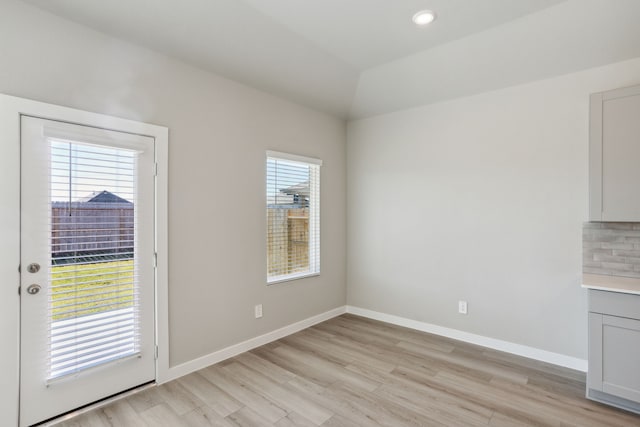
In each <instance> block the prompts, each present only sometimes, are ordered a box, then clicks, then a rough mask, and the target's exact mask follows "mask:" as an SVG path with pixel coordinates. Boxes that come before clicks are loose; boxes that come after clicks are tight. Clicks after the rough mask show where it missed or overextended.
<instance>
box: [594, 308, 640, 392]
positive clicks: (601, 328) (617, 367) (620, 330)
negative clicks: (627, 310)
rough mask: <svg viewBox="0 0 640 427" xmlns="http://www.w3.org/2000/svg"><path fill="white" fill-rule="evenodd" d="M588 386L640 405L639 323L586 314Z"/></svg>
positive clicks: (633, 320)
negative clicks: (587, 319) (587, 325)
mask: <svg viewBox="0 0 640 427" xmlns="http://www.w3.org/2000/svg"><path fill="white" fill-rule="evenodd" d="M588 386H589V388H591V389H594V390H598V391H602V392H604V393H608V394H611V395H614V396H618V397H622V398H624V399H628V400H631V401H634V402H640V320H635V319H627V318H624V317H615V316H608V315H604V314H598V313H589V378H588Z"/></svg>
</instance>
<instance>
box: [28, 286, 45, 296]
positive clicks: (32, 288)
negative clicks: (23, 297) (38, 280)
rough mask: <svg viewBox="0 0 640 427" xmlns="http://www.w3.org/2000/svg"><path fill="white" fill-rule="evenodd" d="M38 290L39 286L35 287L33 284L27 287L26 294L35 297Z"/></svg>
mask: <svg viewBox="0 0 640 427" xmlns="http://www.w3.org/2000/svg"><path fill="white" fill-rule="evenodd" d="M40 289H42V288H41V287H40V285H36V284H35V283H34V284H33V285H29V287H28V288H27V293H28V294H29V295H35V294H37V293H38V292H40Z"/></svg>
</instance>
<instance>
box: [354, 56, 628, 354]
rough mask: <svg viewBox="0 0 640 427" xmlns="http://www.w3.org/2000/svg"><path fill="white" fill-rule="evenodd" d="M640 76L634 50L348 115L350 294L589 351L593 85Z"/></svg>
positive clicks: (382, 305) (499, 333) (490, 332)
mask: <svg viewBox="0 0 640 427" xmlns="http://www.w3.org/2000/svg"><path fill="white" fill-rule="evenodd" d="M638 76H640V59H635V60H631V61H627V62H623V63H618V64H614V65H610V66H606V67H602V68H594V69H590V70H587V71H583V72H579V73H575V74H570V75H566V76H561V77H556V78H553V79H549V80H543V81H538V82H534V83H529V84H526V85H520V86H515V87H512V88H508V89H504V90H499V91H495V92H487V93H484V94H481V95H477V96H473V97H467V98H461V99H458V100H453V101H449V102H443V103H439V104H433V105H428V106H423V107H419V108H415V109H411V110H403V111H400V112H397V113H392V114H387V115H382V116H378V117H374V118H370V119H363V120H360V121H354V122H350V123H349V126H348V129H349V130H348V144H347V153H348V154H347V157H348V162H347V171H348V172H347V182H348V187H347V192H348V194H349V199H348V207H347V212H348V214H347V216H348V220H347V224H348V242H349V245H348V255H347V256H348V260H349V264H348V274H347V282H348V284H349V286H348V296H347V301H348V303H349V304H350V305H354V306H357V307H361V308H365V309H369V310H375V311H378V312H382V313H387V314H392V315H396V316H401V317H405V318H409V319H412V320H417V321H422V322H427V323H431V324H435V325H439V326H444V327H449V328H454V329H458V330H461V331H466V332H471V333H475V334H479V335H483V336H487V337H491V338H497V339H501V340H505V341H509V342H513V343H518V344H523V345H527V346H531V347H534V348H538V349H543V350H547V351H551V352H555V353H559V354H563V355H567V356H572V357H578V358H582V359H586V356H587V354H586V353H587V345H586V343H587V335H586V333H587V322H586V313H587V307H586V292H585V291H584V290H583V289H581V288H580V281H581V272H582V265H581V247H582V242H581V238H582V224H583V222H584V221H586V219H587V200H588V185H587V183H588V180H587V178H588V176H587V174H588V171H587V166H588V120H589V94H590V93H592V92H597V91H602V90H606V89H613V88H616V87H621V86H627V85H632V84H636V83H639V82H640V78H639V77H638ZM425 78H426V77H425ZM458 300H466V301H468V304H469V306H468V307H469V314H468V315H461V314H458V312H457V303H458Z"/></svg>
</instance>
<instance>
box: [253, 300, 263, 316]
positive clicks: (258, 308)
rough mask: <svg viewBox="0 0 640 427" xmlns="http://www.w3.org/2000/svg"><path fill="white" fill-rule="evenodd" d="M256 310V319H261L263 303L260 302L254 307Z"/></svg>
mask: <svg viewBox="0 0 640 427" xmlns="http://www.w3.org/2000/svg"><path fill="white" fill-rule="evenodd" d="M254 312H255V315H256V319H259V318H261V317H262V304H258V305H256V306H255V307H254Z"/></svg>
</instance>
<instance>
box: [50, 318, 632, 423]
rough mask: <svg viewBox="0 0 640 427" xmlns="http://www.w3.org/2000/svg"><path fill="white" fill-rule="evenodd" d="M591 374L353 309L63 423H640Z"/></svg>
mask: <svg viewBox="0 0 640 427" xmlns="http://www.w3.org/2000/svg"><path fill="white" fill-rule="evenodd" d="M584 381H585V378H584V374H583V373H580V372H576V371H572V370H568V369H564V368H559V367H557V366H553V365H548V364H544V363H541V362H536V361H532V360H529V359H525V358H521V357H516V356H513V355H508V354H505V353H501V352H497V351H493V350H489V349H486V348H482V347H478V346H474V345H470V344H465V343H461V342H458V341H454V340H450V339H446V338H443V337H438V336H434V335H429V334H425V333H422V332H417V331H413V330H410V329H405V328H401V327H397V326H393V325H389V324H385V323H381V322H377V321H373V320H369V319H365V318H361V317H357V316H353V315H343V316H340V317H337V318H335V319H332V320H329V321H327V322H324V323H321V324H319V325H316V326H314V327H311V328H309V329H306V330H304V331H302V332H299V333H297V334H295V335H291V336H289V337H287V338H284V339H281V340H279V341H276V342H273V343H270V344H267V345H265V346H263V347H260V348H257V349H255V350H253V351H250V352H248V353H244V354H241V355H240V356H237V357H234V358H232V359H229V360H226V361H224V362H222V363H219V364H217V365H213V366H210V367H208V368H205V369H202V370H200V371H198V372H196V373H193V374H190V375H187V376H185V377H183V378H180V379H178V380H175V381H172V382H170V383H167V384H164V385H161V386H157V387H156V386H154V387H151V388H148V389H146V390H143V391H140V392H137V393H134V394H132V395H130V396H128V397H126V398H122V399H119V400H117V401H115V402H113V403H110V404H108V405H106V406H103V407H100V408H97V409H94V410H92V411H90V412H87V413H84V414H82V415H79V416H76V417H74V418H72V419H69V420H66V421H63V422H62V423H59V424H57V426H58V427H77V426H83V427H84V426H87V427H102V426H127V427H129V426H131V427H136V426H168V427H181V426H276V427H288V426H303V427H307V426H309V427H311V426H326V427H330V426H335V427H338V426H340V427H351V426H377V425H382V426H393V427H396V426H530V425H536V426H541V425H544V426H640V416H638V415H634V414H631V413H628V412H624V411H621V410H617V409H614V408H610V407H608V406H604V405H601V404H598V403H595V402H592V401H589V400H587V399H585V397H584V394H585V384H584Z"/></svg>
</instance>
